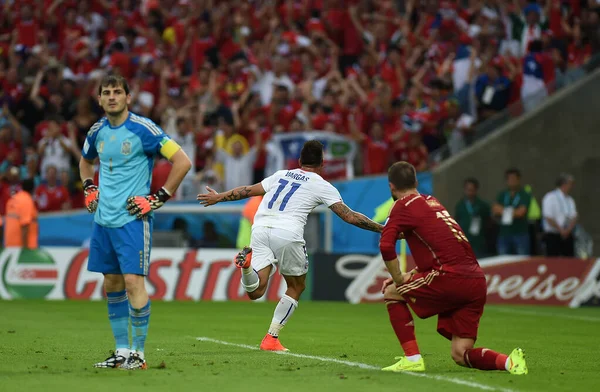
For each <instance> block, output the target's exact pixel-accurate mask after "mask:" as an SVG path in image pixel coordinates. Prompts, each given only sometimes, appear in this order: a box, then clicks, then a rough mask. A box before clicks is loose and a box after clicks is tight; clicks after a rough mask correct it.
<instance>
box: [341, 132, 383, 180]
mask: <svg viewBox="0 0 600 392" xmlns="http://www.w3.org/2000/svg"><path fill="white" fill-rule="evenodd" d="M350 128H351V129H352V134H353V137H354V138H355V139H356V140H357V141H358V142H359V143H361V144H362V147H363V150H362V154H363V159H362V162H363V174H365V175H368V174H381V173H385V172H386V171H387V168H388V165H389V161H390V155H389V146H388V144H387V142H386V141H385V138H384V131H383V126H382V125H381V123H379V122H374V123H373V124H372V125H371V129H370V130H369V135H365V134H364V133H362V132H360V131H359V130H358V128H357V126H356V124H355V123H353V122H350Z"/></svg>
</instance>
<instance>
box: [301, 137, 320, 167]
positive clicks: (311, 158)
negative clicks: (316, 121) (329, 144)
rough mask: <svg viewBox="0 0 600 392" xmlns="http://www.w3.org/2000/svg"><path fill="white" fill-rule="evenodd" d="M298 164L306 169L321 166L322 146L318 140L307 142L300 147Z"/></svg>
mask: <svg viewBox="0 0 600 392" xmlns="http://www.w3.org/2000/svg"><path fill="white" fill-rule="evenodd" d="M300 164H301V165H302V166H307V167H319V166H321V165H322V164H323V144H322V143H321V142H320V141H318V140H309V141H307V142H306V143H304V146H302V151H301V152H300Z"/></svg>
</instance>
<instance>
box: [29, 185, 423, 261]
mask: <svg viewBox="0 0 600 392" xmlns="http://www.w3.org/2000/svg"><path fill="white" fill-rule="evenodd" d="M418 180H419V191H420V192H421V193H425V194H431V193H433V192H432V191H433V189H432V181H431V174H430V173H419V175H418ZM333 184H334V185H335V187H336V188H338V189H339V191H340V193H341V195H342V198H343V199H344V202H345V203H346V204H347V205H348V206H350V208H352V209H353V210H355V211H359V212H361V213H363V214H365V215H366V216H368V217H369V218H374V216H375V214H376V209H377V208H378V207H379V206H381V205H382V204H384V203H386V202H388V200H389V199H390V191H389V188H388V182H387V176H376V177H363V178H359V179H354V180H348V181H337V182H334V183H333ZM234 204H240V205H243V204H245V201H239V202H231V203H227V205H234ZM169 205H190V206H197V205H198V204H197V203H196V202H169ZM384 215H387V213H384ZM177 219H182V220H184V221H185V222H186V223H187V230H188V233H189V234H190V235H191V237H192V238H193V239H195V240H199V239H201V238H202V237H203V230H204V224H205V222H207V221H212V222H213V223H215V228H216V229H217V230H218V232H219V233H220V234H222V235H224V236H226V237H228V238H230V239H231V240H232V241H233V243H235V238H236V237H237V231H238V227H239V221H240V216H239V214H238V213H214V214H213V213H204V214H190V213H184V212H181V213H158V214H155V220H154V229H155V230H167V231H168V230H172V229H173V226H174V225H175V223H176V220H177ZM92 222H93V216H92V215H91V214H89V213H88V212H87V211H84V210H80V211H73V212H70V213H61V214H48V215H42V216H40V219H39V223H40V236H39V241H40V246H82V245H84V244H86V242H87V241H88V240H89V238H90V236H91V234H92ZM378 243H379V235H378V234H377V233H371V232H367V231H364V230H361V229H359V228H357V227H354V226H350V225H348V224H347V223H345V222H343V221H342V220H341V219H339V218H338V217H337V216H334V217H333V252H338V253H348V252H356V253H364V254H377V253H378V252H379V248H378Z"/></svg>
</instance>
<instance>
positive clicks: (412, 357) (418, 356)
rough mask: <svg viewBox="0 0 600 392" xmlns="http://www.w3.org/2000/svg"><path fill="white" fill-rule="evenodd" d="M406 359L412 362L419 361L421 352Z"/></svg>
mask: <svg viewBox="0 0 600 392" xmlns="http://www.w3.org/2000/svg"><path fill="white" fill-rule="evenodd" d="M406 359H408V360H409V361H411V362H417V361H418V360H420V359H421V354H415V355H409V356H407V357H406Z"/></svg>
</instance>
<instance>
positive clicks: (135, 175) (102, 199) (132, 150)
mask: <svg viewBox="0 0 600 392" xmlns="http://www.w3.org/2000/svg"><path fill="white" fill-rule="evenodd" d="M173 143H174V142H172V141H171V140H170V138H169V136H168V135H167V134H165V133H164V132H163V130H162V129H161V128H160V127H159V126H158V125H156V124H155V123H154V122H152V120H150V119H148V118H146V117H142V116H138V115H136V114H134V113H131V112H130V113H129V117H128V118H127V120H126V121H125V122H124V123H123V124H121V125H120V126H118V127H112V126H111V125H110V123H109V122H108V119H107V118H106V117H104V118H102V119H100V121H98V122H96V123H95V124H94V125H92V127H91V128H90V130H89V132H88V134H87V137H86V139H85V144H84V145H83V150H82V155H83V157H84V158H85V159H87V160H89V161H91V160H94V159H95V158H96V157H99V158H100V179H99V185H98V189H99V202H98V209H97V210H96V213H95V215H94V220H95V221H96V223H97V224H99V225H101V226H104V227H122V226H125V225H126V224H127V223H129V222H131V221H134V220H135V219H136V217H135V215H129V211H127V208H126V206H127V199H128V198H129V197H130V196H145V195H148V194H149V193H150V182H151V180H152V168H153V165H154V157H155V156H156V155H158V154H160V153H161V150H162V152H163V155H166V157H167V158H169V159H170V158H171V156H169V155H172V154H164V151H165V149H164V148H163V147H164V146H165V145H167V144H169V145H170V146H169V147H171V150H172V147H173V146H172V145H171V144H173ZM167 150H169V149H167ZM171 150H169V151H171Z"/></svg>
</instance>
